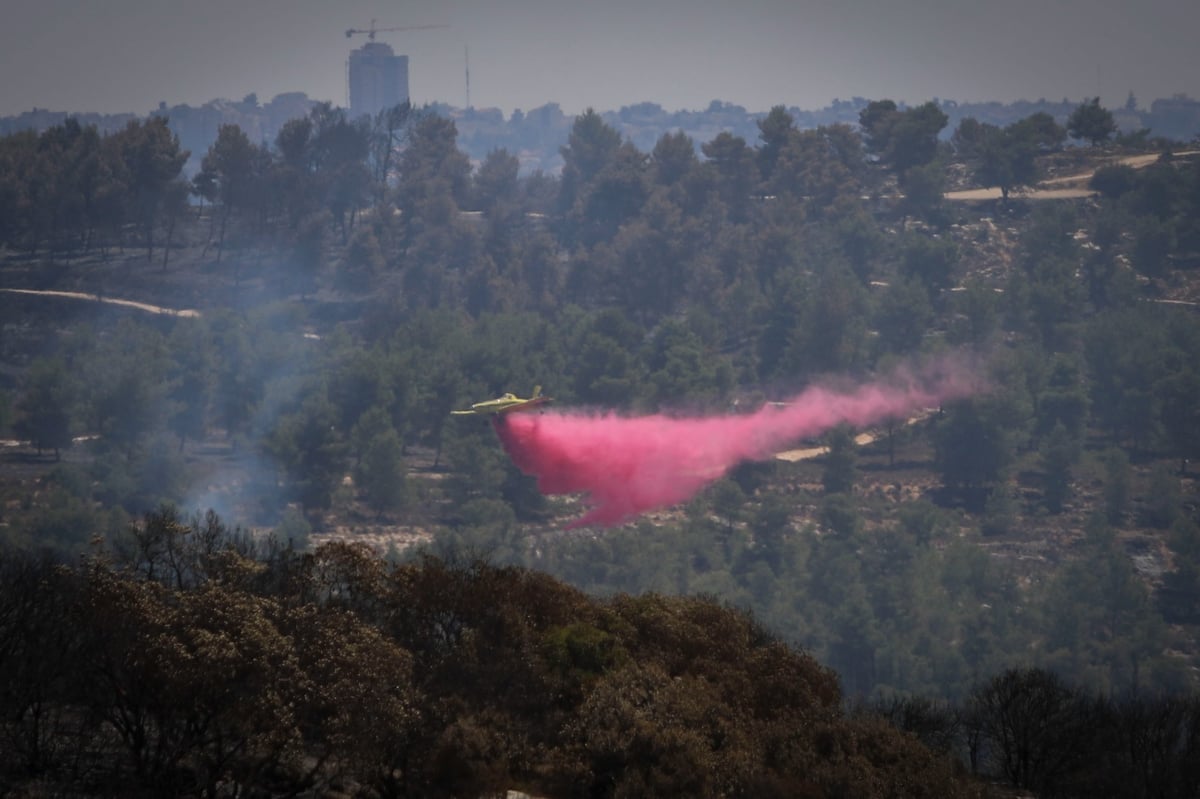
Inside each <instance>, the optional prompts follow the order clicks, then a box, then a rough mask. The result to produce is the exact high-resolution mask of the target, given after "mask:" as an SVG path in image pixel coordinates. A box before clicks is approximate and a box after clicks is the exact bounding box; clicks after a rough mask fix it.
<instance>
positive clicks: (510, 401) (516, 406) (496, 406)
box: [450, 386, 552, 416]
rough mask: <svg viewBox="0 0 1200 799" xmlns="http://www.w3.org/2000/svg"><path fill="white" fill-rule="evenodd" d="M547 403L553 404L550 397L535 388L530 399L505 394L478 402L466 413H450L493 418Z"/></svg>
mask: <svg viewBox="0 0 1200 799" xmlns="http://www.w3.org/2000/svg"><path fill="white" fill-rule="evenodd" d="M547 402H552V400H551V399H550V397H546V396H543V395H542V387H541V386H534V388H533V396H532V397H529V398H528V399H525V398H522V397H518V396H517V395H515V394H505V395H504V396H502V397H497V398H496V399H492V400H485V401H484V402H476V403H475V404H474V405H472V406H471V407H470V408H468V409H467V410H464V411H450V413H451V414H452V415H454V416H491V415H493V414H498V413H512V412H513V411H527V410H530V409H532V408H536V407H537V406H539V405H545V404H546V403H547Z"/></svg>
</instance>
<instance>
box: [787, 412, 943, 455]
mask: <svg viewBox="0 0 1200 799" xmlns="http://www.w3.org/2000/svg"><path fill="white" fill-rule="evenodd" d="M935 413H937V409H936V408H926V409H925V410H923V411H921V412H920V413H918V414H916V415H915V416H913V417H911V418H909V419H906V420H905V422H904V424H905V426H908V425H910V424H916V423H917V422H920V421H924V420H925V419H928V418H929V417H930V416H932V415H933V414H935ZM880 435H882V434H881V433H859V434H858V435H856V436H855V437H854V443H855V444H857V445H858V446H860V447H865V446H866V445H867V444H870V443H872V442H873V441H875V440H876V439H878V438H879V437H880ZM827 452H829V447H806V448H804V449H789V450H787V451H786V452H777V453H775V460H777V461H787V462H788V463H795V462H796V461H807V460H812V459H813V458H819V457H821V456H822V455H824V454H825V453H827Z"/></svg>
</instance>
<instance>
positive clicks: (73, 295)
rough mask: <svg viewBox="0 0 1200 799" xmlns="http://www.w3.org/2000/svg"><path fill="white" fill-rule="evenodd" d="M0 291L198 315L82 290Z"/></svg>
mask: <svg viewBox="0 0 1200 799" xmlns="http://www.w3.org/2000/svg"><path fill="white" fill-rule="evenodd" d="M0 291H4V292H8V293H9V294H30V295H33V296H36V297H65V298H67V299H72V300H87V301H89V302H103V303H107V304H109V305H120V306H122V307H125V308H134V309H136V310H139V311H145V312H147V313H153V314H161V315H163V316H181V317H187V318H196V317H199V316H200V312H199V311H197V310H193V309H191V308H184V309H182V310H181V309H176V308H164V307H162V306H161V305H151V304H150V303H148V302H136V301H134V300H121V299H116V298H114V297H101V296H100V295H99V294H87V293H84V292H82V291H51V290H38V289H0Z"/></svg>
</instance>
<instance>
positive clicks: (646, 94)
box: [0, 0, 1200, 116]
mask: <svg viewBox="0 0 1200 799" xmlns="http://www.w3.org/2000/svg"><path fill="white" fill-rule="evenodd" d="M372 19H375V20H377V25H378V27H380V28H388V27H395V26H419V25H435V24H442V25H448V26H449V27H447V28H443V29H433V30H414V31H404V32H391V33H380V34H378V37H377V40H378V41H383V42H386V43H388V44H390V45H391V46H392V47H393V48H395V50H396V52H397V53H403V54H407V55H408V56H409V72H410V87H411V94H412V99H413V101H414V102H415V103H417V104H424V103H431V102H444V103H448V104H451V105H455V106H463V105H465V104H466V86H465V67H466V59H465V57H464V56H465V54H464V51H465V50H467V49H469V62H470V100H471V105H472V106H474V107H476V108H484V107H498V108H500V109H502V110H503V111H504V113H505V114H510V113H511V112H512V111H513V110H514V109H517V108H519V109H522V110H529V109H532V108H536V107H538V106H542V105H545V104H546V103H550V102H557V103H559V104H560V105H561V106H562V107H563V110H564V111H565V112H567V113H569V114H574V113H579V112H581V111H583V110H584V109H586V108H587V107H589V106H590V107H594V108H596V109H599V110H616V109H618V108H620V107H622V106H627V105H633V104H636V103H640V102H652V103H657V104H659V105H661V106H663V107H664V108H667V109H670V110H679V109H703V108H705V107H706V106H707V105H708V104H709V103H710V102H711V101H712V100H714V99H719V100H723V101H727V102H732V103H735V104H737V105H741V106H744V107H746V108H747V109H749V110H750V111H765V110H767V109H769V108H770V107H771V106H774V105H780V104H782V105H786V106H794V107H799V108H805V109H808V108H813V109H815V108H821V107H824V106H826V105H828V104H829V103H830V102H831V101H832V100H833V99H835V98H841V99H849V98H851V97H854V96H862V97H867V98H871V99H878V98H883V97H890V98H892V99H895V100H897V101H900V102H908V103H919V102H924V101H925V100H928V99H930V98H933V97H938V98H942V99H953V100H958V101H960V102H971V101H991V100H994V101H1000V102H1011V101H1014V100H1019V99H1026V100H1037V99H1039V98H1046V99H1049V100H1059V99H1063V98H1068V99H1070V100H1071V101H1081V100H1082V99H1084V98H1085V97H1090V96H1094V95H1099V96H1100V97H1101V101H1102V102H1103V103H1104V104H1105V105H1108V106H1116V105H1120V104H1122V103H1124V102H1125V99H1126V96H1127V95H1128V93H1129V92H1130V91H1133V92H1134V93H1135V95H1136V96H1137V98H1138V100H1139V101H1141V102H1143V103H1147V104H1148V103H1149V102H1150V101H1151V100H1153V99H1155V98H1160V97H1170V96H1172V95H1174V94H1181V93H1182V94H1189V95H1191V96H1192V97H1197V96H1198V95H1200V50H1198V49H1197V48H1196V47H1195V44H1194V41H1193V40H1194V35H1195V31H1196V30H1198V29H1200V3H1196V2H1195V0H1145V1H1144V2H1142V3H1140V4H1138V5H1137V6H1136V7H1135V5H1134V4H1132V3H1128V2H1118V1H1117V0H1059V2H1057V3H1055V4H1053V5H1052V6H1051V5H1049V4H1044V3H1043V2H1041V0H1010V1H1009V2H1007V3H1003V4H987V5H984V4H982V3H961V2H957V1H956V0H896V1H895V2H891V3H885V2H872V1H871V0H800V1H799V2H797V1H796V0H792V1H791V2H789V1H788V0H758V1H753V0H752V2H750V3H746V4H737V3H731V2H716V1H713V0H694V1H693V2H686V0H640V1H639V2H633V1H632V0H613V1H612V2H609V3H605V4H598V3H588V2H584V1H583V0H556V1H552V0H516V2H512V3H508V4H504V5H503V6H501V5H500V4H495V3H489V2H487V0H448V2H447V1H443V2H433V1H432V0H420V1H419V2H411V3H405V4H399V3H389V2H383V1H382V0H348V1H347V2H342V3H338V4H330V3H326V2H320V0H251V1H250V2H245V1H244V0H243V2H237V0H209V2H206V3H182V2H178V0H107V1H106V2H104V3H80V2H78V0H5V3H4V6H3V11H2V12H0V21H2V22H3V24H2V25H0V115H4V116H8V115H14V114H19V113H21V112H23V111H29V110H31V109H33V108H34V107H38V108H47V109H50V110H55V111H71V112H78V113H83V112H89V111H98V112H103V113H119V112H133V113H138V114H144V113H147V112H149V111H151V110H153V109H154V108H156V107H157V105H158V103H159V102H160V101H162V102H166V103H167V104H168V105H175V104H183V103H186V104H189V105H201V104H203V103H205V102H208V101H210V100H213V99H218V98H225V99H230V100H240V99H241V98H242V97H243V96H245V95H247V94H251V93H255V94H257V96H258V98H259V101H260V102H265V101H267V100H269V99H270V98H271V97H273V96H275V95H276V94H279V93H282V92H291V91H296V92H305V93H307V94H308V95H309V96H310V97H312V98H313V99H317V100H329V101H332V102H333V103H334V104H335V105H345V104H346V96H345V95H346V92H345V62H346V58H347V56H348V55H349V53H350V51H351V50H352V49H353V48H356V47H359V46H361V45H362V44H363V43H364V42H365V41H366V39H367V37H366V36H365V35H356V36H354V37H353V38H347V37H346V36H345V31H346V29H348V28H356V29H362V28H366V27H368V26H369V25H370V23H371V20H372Z"/></svg>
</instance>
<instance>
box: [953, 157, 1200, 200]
mask: <svg viewBox="0 0 1200 799" xmlns="http://www.w3.org/2000/svg"><path fill="white" fill-rule="evenodd" d="M1196 154H1200V150H1183V151H1181V152H1178V153H1173V154H1172V155H1173V156H1174V157H1176V158H1179V157H1182V156H1187V155H1196ZM1161 157H1162V156H1161V155H1160V154H1158V153H1145V154H1142V155H1130V156H1126V157H1124V158H1117V159H1114V160H1111V161H1108V162H1106V163H1103V164H1099V165H1097V166H1096V167H1095V168H1094V169H1091V170H1088V171H1087V172H1081V173H1079V174H1077V175H1064V176H1062V177H1058V178H1050V179H1049V180H1043V181H1042V182H1040V183H1039V184H1038V187H1043V186H1047V187H1054V188H1034V189H1032V190H1028V191H1011V192H1009V196H1010V197H1015V198H1020V199H1022V200H1077V199H1080V198H1083V197H1091V196H1093V195H1094V194H1096V191H1095V190H1094V189H1090V188H1088V181H1090V180H1091V179H1092V175H1094V174H1096V170H1097V169H1099V168H1100V167H1102V166H1112V165H1118V164H1122V165H1125V166H1131V167H1133V168H1134V169H1142V168H1144V167H1147V166H1149V165H1150V164H1153V163H1155V162H1157V161H1158V159H1159V158H1161ZM1002 197H1003V195H1002V194H1001V192H1000V189H998V188H991V189H965V190H963V191H948V192H946V194H945V198H946V199H947V200H954V201H958V202H969V201H975V200H999V199H1001V198H1002Z"/></svg>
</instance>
